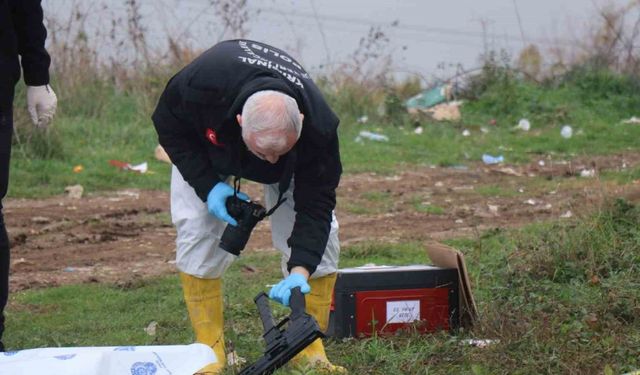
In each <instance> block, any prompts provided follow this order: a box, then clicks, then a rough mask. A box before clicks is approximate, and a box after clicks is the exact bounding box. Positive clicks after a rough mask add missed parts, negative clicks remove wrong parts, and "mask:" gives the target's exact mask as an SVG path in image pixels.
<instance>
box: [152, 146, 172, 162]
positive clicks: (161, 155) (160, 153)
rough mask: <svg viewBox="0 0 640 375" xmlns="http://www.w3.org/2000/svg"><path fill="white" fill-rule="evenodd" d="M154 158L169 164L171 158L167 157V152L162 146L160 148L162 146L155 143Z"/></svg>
mask: <svg viewBox="0 0 640 375" xmlns="http://www.w3.org/2000/svg"><path fill="white" fill-rule="evenodd" d="M153 153H154V155H155V157H156V159H158V160H160V161H163V162H165V163H169V164H171V159H169V155H168V154H167V152H166V151H165V150H164V148H162V146H160V145H157V146H156V149H155V151H154V152H153Z"/></svg>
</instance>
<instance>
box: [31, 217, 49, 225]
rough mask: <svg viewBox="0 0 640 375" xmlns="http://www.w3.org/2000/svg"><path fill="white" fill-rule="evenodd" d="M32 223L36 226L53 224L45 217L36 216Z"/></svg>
mask: <svg viewBox="0 0 640 375" xmlns="http://www.w3.org/2000/svg"><path fill="white" fill-rule="evenodd" d="M31 221H32V222H34V223H36V224H49V223H50V222H51V219H49V218H48V217H45V216H34V217H32V218H31Z"/></svg>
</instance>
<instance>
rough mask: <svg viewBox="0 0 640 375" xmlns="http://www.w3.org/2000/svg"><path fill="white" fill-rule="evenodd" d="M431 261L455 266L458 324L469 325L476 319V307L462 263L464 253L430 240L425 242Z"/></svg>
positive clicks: (441, 265) (440, 264)
mask: <svg viewBox="0 0 640 375" xmlns="http://www.w3.org/2000/svg"><path fill="white" fill-rule="evenodd" d="M425 247H426V249H427V255H428V256H429V259H431V262H432V263H433V264H434V265H436V266H438V267H444V268H457V269H458V281H459V284H460V287H459V290H460V293H459V294H458V295H459V296H460V325H461V326H462V327H471V326H472V325H473V324H474V323H475V322H476V320H477V319H478V309H477V307H476V302H475V301H474V299H473V294H472V293H471V282H470V281H469V274H468V273H467V267H466V265H465V263H464V255H463V254H462V253H461V252H460V251H458V250H456V249H454V248H453V247H451V246H447V245H444V244H441V243H439V242H435V241H430V242H427V243H426V244H425Z"/></svg>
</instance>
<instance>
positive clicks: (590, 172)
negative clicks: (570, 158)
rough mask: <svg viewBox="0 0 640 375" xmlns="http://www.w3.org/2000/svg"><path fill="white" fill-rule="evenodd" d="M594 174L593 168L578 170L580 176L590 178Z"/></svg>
mask: <svg viewBox="0 0 640 375" xmlns="http://www.w3.org/2000/svg"><path fill="white" fill-rule="evenodd" d="M595 176H596V170H595V169H583V170H581V171H580V177H586V178H591V177H595Z"/></svg>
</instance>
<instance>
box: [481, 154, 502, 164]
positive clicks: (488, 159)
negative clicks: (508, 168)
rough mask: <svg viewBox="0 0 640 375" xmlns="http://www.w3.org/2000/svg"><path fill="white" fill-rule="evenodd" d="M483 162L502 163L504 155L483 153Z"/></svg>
mask: <svg viewBox="0 0 640 375" xmlns="http://www.w3.org/2000/svg"><path fill="white" fill-rule="evenodd" d="M482 162H483V163H485V164H487V165H492V164H500V163H503V162H504V156H502V155H498V156H493V155H489V154H483V155H482Z"/></svg>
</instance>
